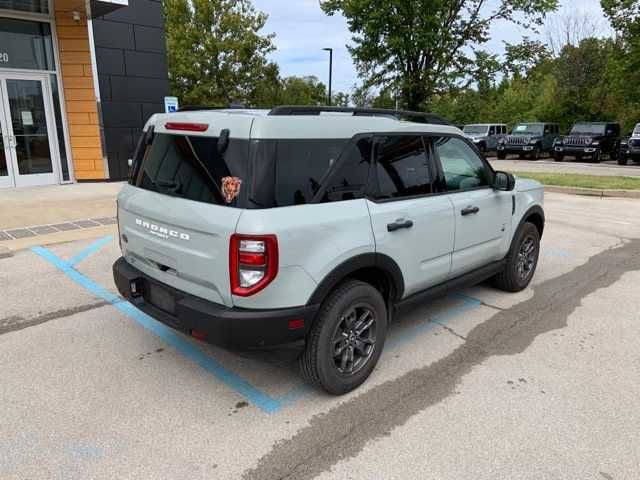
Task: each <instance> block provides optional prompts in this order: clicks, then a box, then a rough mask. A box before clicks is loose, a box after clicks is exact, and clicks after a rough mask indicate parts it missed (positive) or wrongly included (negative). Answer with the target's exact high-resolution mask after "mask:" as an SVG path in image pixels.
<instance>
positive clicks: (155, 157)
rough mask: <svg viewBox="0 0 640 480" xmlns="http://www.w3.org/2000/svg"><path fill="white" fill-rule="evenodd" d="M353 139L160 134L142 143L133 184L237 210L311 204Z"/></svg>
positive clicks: (137, 155)
mask: <svg viewBox="0 0 640 480" xmlns="http://www.w3.org/2000/svg"><path fill="white" fill-rule="evenodd" d="M348 141H349V140H348V139H280V140H275V139H273V140H272V139H268V140H261V139H256V140H252V141H249V140H240V139H233V138H231V139H230V140H229V146H228V148H227V150H226V151H225V152H224V153H223V154H220V153H219V152H218V148H217V143H218V139H217V138H212V137H197V136H181V135H169V134H155V135H154V136H153V141H152V142H151V144H150V145H145V141H144V137H143V139H142V140H141V141H140V143H139V145H140V146H139V149H138V152H137V154H136V165H135V166H134V169H133V174H132V178H131V180H130V183H131V184H132V185H135V186H137V187H139V188H143V189H145V190H149V191H153V192H158V193H161V194H165V195H171V196H176V197H180V198H185V199H188V200H194V201H197V202H205V203H212V204H216V205H226V206H230V207H236V208H250V209H257V208H273V207H287V206H292V205H302V204H306V203H309V202H310V201H311V200H312V199H313V198H314V197H315V195H316V193H317V192H318V190H319V188H320V185H321V184H322V182H323V181H324V179H325V178H326V176H327V174H328V172H329V169H330V168H331V166H332V165H333V164H334V162H335V161H336V160H337V159H338V157H339V156H340V154H341V152H342V150H343V149H344V147H345V146H346V144H347V143H348Z"/></svg>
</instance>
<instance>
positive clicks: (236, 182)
mask: <svg viewBox="0 0 640 480" xmlns="http://www.w3.org/2000/svg"><path fill="white" fill-rule="evenodd" d="M220 181H221V182H222V195H223V196H224V200H225V202H227V203H231V202H233V201H234V200H235V198H236V197H237V196H238V195H240V185H242V180H240V179H239V178H238V177H222V179H221V180H220Z"/></svg>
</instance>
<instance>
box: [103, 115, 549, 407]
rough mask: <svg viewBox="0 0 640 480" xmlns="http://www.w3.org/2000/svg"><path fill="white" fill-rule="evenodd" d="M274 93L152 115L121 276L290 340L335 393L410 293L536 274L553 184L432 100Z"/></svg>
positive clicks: (377, 350) (311, 377) (214, 332)
mask: <svg viewBox="0 0 640 480" xmlns="http://www.w3.org/2000/svg"><path fill="white" fill-rule="evenodd" d="M326 110H328V111H312V110H309V109H304V108H296V107H287V108H282V107H278V108H276V109H274V110H271V111H256V110H253V111H252V110H218V111H188V112H178V113H172V114H167V115H154V116H153V117H152V118H151V119H150V120H149V122H148V123H147V125H146V126H145V129H144V134H143V136H142V138H141V140H140V142H139V145H138V148H137V151H136V154H135V158H134V159H133V162H132V171H131V177H130V181H129V184H128V185H125V187H124V188H123V189H122V191H121V193H120V195H119V197H118V226H119V233H120V242H121V249H122V257H121V258H120V259H118V260H117V261H116V262H115V264H114V266H113V274H114V279H115V283H116V285H117V288H118V290H119V291H120V293H121V294H122V295H123V296H124V297H125V298H126V299H128V300H129V301H130V302H131V303H132V304H133V305H135V306H136V307H137V308H139V309H140V310H142V311H144V312H146V313H147V314H149V315H151V316H152V317H154V318H156V319H157V320H159V321H161V322H164V323H166V324H167V325H170V326H172V327H174V328H176V329H178V330H180V331H182V332H184V333H186V334H189V335H193V336H194V337H196V338H198V339H202V340H205V341H207V342H210V343H213V344H217V345H220V346H223V347H226V348H229V349H232V350H243V351H247V350H261V351H262V350H265V349H271V350H274V349H275V350H277V349H281V348H285V349H289V350H292V349H293V350H294V351H295V352H296V357H297V359H298V362H299V364H300V367H301V372H302V375H303V376H304V378H305V379H306V380H308V381H309V382H311V383H313V384H317V385H320V386H321V387H322V388H324V389H325V390H326V391H327V392H330V393H332V394H343V393H345V392H348V391H350V390H352V389H354V388H356V387H357V386H358V385H360V384H361V383H362V382H364V381H365V379H366V378H367V377H368V376H369V374H370V373H371V372H372V370H373V369H374V367H375V365H376V362H377V361H378V359H379V357H380V354H381V352H382V349H383V346H384V342H385V337H386V334H387V329H388V326H389V323H390V322H391V321H392V320H393V319H394V318H396V316H397V314H398V312H400V311H402V310H403V309H406V308H410V307H411V306H412V305H415V304H416V302H422V301H425V300H428V299H432V298H434V297H438V296H442V295H446V294H447V292H450V291H455V290H457V289H460V288H462V287H464V286H467V285H470V284H475V283H478V282H481V281H483V280H486V279H489V278H493V281H494V283H495V285H496V286H498V287H499V288H501V289H503V290H506V291H510V292H516V291H519V290H522V289H524V288H525V287H526V286H527V285H528V284H529V282H530V281H531V278H532V277H533V274H534V271H535V269H536V265H537V262H538V255H539V249H540V238H541V236H542V233H543V229H544V222H545V217H544V212H543V208H542V203H543V189H542V186H541V185H540V184H538V183H537V182H534V181H532V180H525V179H520V178H518V179H516V178H514V177H513V176H512V175H510V174H507V173H503V172H495V171H494V170H493V169H492V168H491V166H490V165H489V163H487V161H486V160H485V159H484V158H483V157H482V156H481V155H480V154H479V153H478V151H477V149H475V148H474V147H473V144H472V143H471V142H470V141H469V140H468V139H467V138H465V136H464V135H463V134H462V132H461V131H460V130H458V129H457V128H455V127H453V126H449V125H448V124H447V123H446V122H445V121H444V120H442V119H439V118H438V117H434V116H428V115H422V116H419V117H413V118H414V120H417V121H420V122H422V123H416V122H415V121H414V122H408V121H402V120H400V119H399V118H412V117H410V116H404V117H403V116H401V115H398V114H396V113H394V112H387V113H385V112H382V113H380V112H379V111H378V110H372V111H368V110H361V109H326Z"/></svg>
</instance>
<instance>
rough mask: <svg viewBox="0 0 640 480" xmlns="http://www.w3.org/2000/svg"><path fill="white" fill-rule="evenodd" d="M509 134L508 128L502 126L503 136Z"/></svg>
mask: <svg viewBox="0 0 640 480" xmlns="http://www.w3.org/2000/svg"><path fill="white" fill-rule="evenodd" d="M506 133H507V126H506V125H503V126H502V134H503V135H505V134H506Z"/></svg>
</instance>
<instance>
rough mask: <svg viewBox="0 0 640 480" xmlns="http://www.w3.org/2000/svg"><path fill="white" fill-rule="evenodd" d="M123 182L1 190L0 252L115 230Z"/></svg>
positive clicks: (97, 235) (78, 238) (93, 235)
mask: <svg viewBox="0 0 640 480" xmlns="http://www.w3.org/2000/svg"><path fill="white" fill-rule="evenodd" d="M122 185H123V183H122V182H117V183H78V184H72V185H48V186H45V187H28V188H16V189H3V190H0V256H2V251H3V250H4V252H5V255H6V254H7V249H8V250H9V251H15V250H21V249H23V248H28V247H31V246H33V245H48V244H52V243H59V242H67V241H72V240H80V239H87V238H94V237H99V236H102V235H105V234H109V233H113V232H115V231H116V219H115V217H116V196H117V195H118V192H119V191H120V189H121V188H122Z"/></svg>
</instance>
